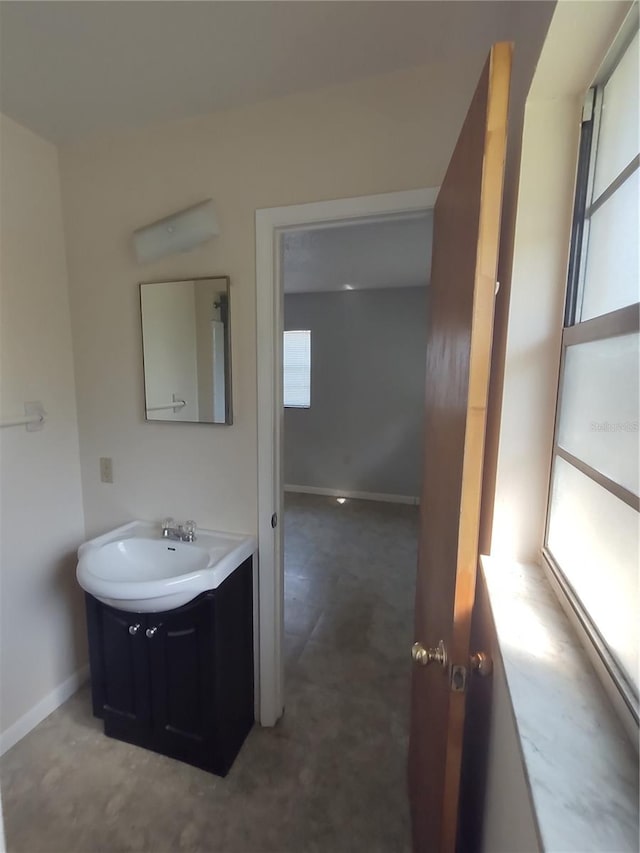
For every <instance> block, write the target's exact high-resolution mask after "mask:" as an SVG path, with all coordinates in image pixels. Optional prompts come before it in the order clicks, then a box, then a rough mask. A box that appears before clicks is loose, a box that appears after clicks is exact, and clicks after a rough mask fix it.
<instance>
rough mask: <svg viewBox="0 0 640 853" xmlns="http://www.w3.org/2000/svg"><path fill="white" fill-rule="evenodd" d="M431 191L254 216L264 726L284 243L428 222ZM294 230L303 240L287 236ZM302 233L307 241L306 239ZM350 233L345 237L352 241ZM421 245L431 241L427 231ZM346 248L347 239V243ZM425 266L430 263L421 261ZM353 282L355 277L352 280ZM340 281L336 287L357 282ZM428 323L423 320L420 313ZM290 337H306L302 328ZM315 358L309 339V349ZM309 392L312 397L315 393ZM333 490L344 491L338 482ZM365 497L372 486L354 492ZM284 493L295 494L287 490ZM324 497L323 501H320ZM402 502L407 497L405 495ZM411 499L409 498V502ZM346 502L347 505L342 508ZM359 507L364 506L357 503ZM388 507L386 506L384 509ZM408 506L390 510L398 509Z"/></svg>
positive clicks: (272, 693)
mask: <svg viewBox="0 0 640 853" xmlns="http://www.w3.org/2000/svg"><path fill="white" fill-rule="evenodd" d="M436 197H437V189H424V190H411V191H404V192H398V193H388V194H384V195H379V196H365V197H361V198H352V199H339V200H334V201H327V202H318V203H311V204H303V205H293V206H290V207H284V208H269V209H265V210H260V211H257V213H256V279H257V298H258V303H257V333H258V541H259V566H260V568H259V588H260V594H259V631H258V647H259V702H258V713H259V719H260V722H261V723H262V724H263V725H267V726H268V725H274V724H275V722H276V721H277V720H278V719H279V717H280V716H281V714H282V711H283V707H284V665H285V655H284V640H285V618H284V537H283V534H284V526H285V525H284V524H282V523H281V522H282V519H283V515H284V494H285V492H284V487H285V485H288V486H300V485H304V484H300V483H285V477H284V463H285V458H284V452H283V451H284V445H283V437H284V422H285V410H284V400H283V383H282V375H283V374H282V370H283V359H284V354H283V350H284V334H283V333H284V331H285V328H284V325H285V322H284V314H285V312H284V305H285V296H284V275H283V268H284V264H285V242H286V241H287V239H289V240H292V244H296V241H297V243H300V242H302V243H304V242H305V240H308V239H309V236H308V235H309V234H310V233H313V234H314V235H315V239H320V240H322V238H319V237H318V235H319V234H321V233H322V232H324V231H325V230H326V229H336V228H343V227H346V229H347V230H348V228H356V229H357V228H360V227H363V226H366V225H368V224H369V223H376V222H377V223H378V224H382V223H383V222H384V221H385V220H386V221H388V222H392V221H393V220H395V219H402V218H404V219H405V220H407V222H410V221H411V220H412V219H414V218H416V219H417V218H418V217H419V216H423V217H428V216H430V215H431V214H430V212H431V211H432V210H433V207H434V204H435V200H436ZM297 232H301V234H302V235H303V236H299V237H295V236H294V237H293V238H292V236H291V235H296V234H297ZM304 232H306V234H307V237H305V236H304ZM355 233H356V232H355V231H353V232H352V234H351V238H353V235H355ZM425 234H426V236H425V253H426V251H427V249H426V243H427V241H428V239H429V234H428V231H426V232H425ZM347 242H348V241H347ZM425 268H428V264H427V263H426V262H425ZM352 277H355V276H352ZM356 283H357V281H348V280H347V281H343V282H341V284H351V285H354V284H356ZM382 290H384V288H380V291H382ZM339 293H341V294H344V295H354V296H355V297H356V299H358V297H360V299H362V298H364V297H363V294H364V293H365V291H361V292H359V291H358V290H357V289H356V288H354V291H353V292H348V291H346V290H344V289H343V290H341V291H339ZM423 319H424V322H425V324H426V316H425V315H423ZM289 331H311V332H312V330H309V329H307V330H305V329H297V330H289ZM310 350H311V352H313V341H311V343H310ZM313 393H314V392H313V390H312V391H311V394H312V395H313ZM336 488H337V489H340V490H344V488H345V484H344V483H340V484H338V485H337V487H336ZM353 491H358V492H362V491H365V492H367V491H368V492H369V494H372V493H371V489H370V487H369V488H367V487H362V488H359V489H354V490H353ZM287 494H288V495H292V494H300V493H299V492H298V493H294V492H287ZM324 497H327V496H324ZM338 497H344V498H345V499H346V500H345V503H344V504H338V503H337V500H336V503H335V506H336V507H340V508H342V509H345V508H346V509H349V508H350V507H351V506H352V504H353V501H354V500H356V499H357V497H355V496H354V495H353V494H352V495H344V494H338V495H335V498H336V499H337V498H338ZM405 497H406V495H405ZM410 497H415V495H413V496H410ZM347 501H349V504H347ZM362 503H364V501H363V502H362ZM388 506H392V504H389V505H388ZM402 506H405V507H406V506H407V505H405V504H396V509H397V507H402Z"/></svg>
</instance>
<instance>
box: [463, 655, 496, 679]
mask: <svg viewBox="0 0 640 853" xmlns="http://www.w3.org/2000/svg"><path fill="white" fill-rule="evenodd" d="M469 666H470V667H471V671H472V672H475V674H476V675H479V676H481V677H482V678H485V677H486V676H487V675H491V672H492V671H493V661H492V660H491V658H490V657H489V655H488V654H487V653H486V652H476V653H475V654H473V655H471V657H470V658H469Z"/></svg>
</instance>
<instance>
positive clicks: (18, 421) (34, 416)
mask: <svg viewBox="0 0 640 853" xmlns="http://www.w3.org/2000/svg"><path fill="white" fill-rule="evenodd" d="M46 415H47V413H46V412H45V410H44V407H43V405H42V403H41V402H40V400H36V401H33V402H30V403H25V404H24V415H23V416H22V417H21V418H12V419H11V420H9V421H0V427H14V426H26V428H27V432H36V431H38V430H41V429H42V427H43V426H44V420H45V417H46Z"/></svg>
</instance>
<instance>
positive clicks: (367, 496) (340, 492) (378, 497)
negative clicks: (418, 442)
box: [284, 485, 420, 506]
mask: <svg viewBox="0 0 640 853" xmlns="http://www.w3.org/2000/svg"><path fill="white" fill-rule="evenodd" d="M284 490H285V492H297V493H299V494H301V495H326V496H327V497H330V498H354V499H355V500H361V501H382V502H383V503H389V504H411V506H418V505H419V504H420V498H417V497H414V496H413V495H387V494H384V493H383V492H352V491H350V490H348V489H324V488H321V487H319V486H293V485H285V486H284Z"/></svg>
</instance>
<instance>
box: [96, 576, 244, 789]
mask: <svg viewBox="0 0 640 853" xmlns="http://www.w3.org/2000/svg"><path fill="white" fill-rule="evenodd" d="M86 602H87V622H88V628H89V658H90V665H91V687H92V698H93V713H94V714H95V715H96V716H97V717H100V718H102V719H103V720H104V731H105V734H107V735H109V736H110V737H114V738H118V739H119V740H124V741H128V742H129V743H133V744H136V745H137V746H142V747H146V748H147V749H152V750H154V751H156V752H161V753H162V754H164V755H168V756H170V757H172V758H177V759H179V760H180V761H186V762H188V763H189V764H194V765H195V766H196V767H201V768H202V769H204V770H209V771H211V772H213V773H217V774H219V775H221V776H224V775H226V773H227V771H228V770H229V768H230V767H231V764H232V763H233V760H234V759H235V757H236V755H237V753H238V751H239V749H240V747H241V746H242V743H243V741H244V739H245V737H246V736H247V734H248V732H249V730H250V729H251V726H252V725H253V719H254V704H253V578H252V561H251V559H248V560H246V561H245V562H244V563H243V564H242V565H241V566H240V567H239V568H237V569H236V570H235V571H234V572H232V573H231V575H229V577H228V578H227V579H226V580H225V581H224V582H223V583H222V584H221V585H220V586H219V587H218V588H217V589H215V590H210V591H209V592H204V593H202V595H200V596H198V597H197V598H196V599H194V600H193V601H190V602H189V603H188V604H185V605H184V606H183V607H179V608H176V609H175V610H167V611H164V612H162V613H128V612H125V611H123V610H116V609H115V608H113V607H109V606H108V605H106V604H102V603H101V602H100V601H98V600H97V599H96V598H94V597H93V596H91V595H89V594H87V595H86Z"/></svg>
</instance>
